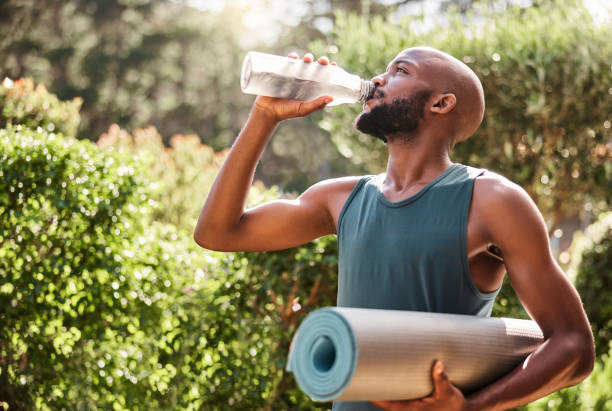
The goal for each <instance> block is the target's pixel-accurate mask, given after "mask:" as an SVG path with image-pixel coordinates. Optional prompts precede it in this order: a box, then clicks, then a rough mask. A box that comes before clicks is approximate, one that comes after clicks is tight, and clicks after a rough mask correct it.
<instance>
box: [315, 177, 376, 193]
mask: <svg viewBox="0 0 612 411" xmlns="http://www.w3.org/2000/svg"><path fill="white" fill-rule="evenodd" d="M367 177H369V176H348V177H338V178H330V179H327V180H323V181H319V182H318V183H316V184H314V185H313V186H311V187H310V188H309V189H308V190H306V192H309V191H313V192H316V193H324V194H335V193H337V194H343V193H346V194H347V195H348V194H349V193H350V192H351V191H353V189H354V188H355V186H356V185H357V183H359V181H361V180H363V179H365V178H367Z"/></svg>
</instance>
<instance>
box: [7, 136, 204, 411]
mask: <svg viewBox="0 0 612 411" xmlns="http://www.w3.org/2000/svg"><path fill="white" fill-rule="evenodd" d="M0 142H1V144H0V150H1V151H0V158H2V161H1V163H0V164H1V166H2V168H1V169H0V177H1V180H0V184H1V185H2V187H1V189H0V193H2V194H1V195H0V214H2V215H3V216H4V217H3V218H2V220H1V227H0V282H1V284H0V299H1V300H2V301H1V304H0V306H1V307H2V308H1V312H0V322H1V326H0V333H1V335H0V364H1V372H0V379H1V380H2V382H1V383H0V397H2V398H3V399H4V400H6V401H7V402H8V403H9V404H10V405H11V407H14V408H16V409H30V408H38V409H59V408H62V407H64V408H74V407H78V408H87V409H100V408H113V409H126V410H127V409H134V410H135V409H145V408H147V409H148V408H149V406H152V405H155V404H158V405H159V406H161V405H162V404H163V403H164V402H165V401H166V398H167V394H168V391H169V390H170V388H171V387H172V388H174V389H175V388H178V387H173V386H171V385H170V383H171V380H172V379H173V378H174V377H175V375H176V374H177V366H178V365H180V364H177V363H176V362H172V361H170V360H169V354H172V353H173V352H174V351H175V348H176V343H175V341H174V339H175V337H176V335H177V334H179V333H180V329H179V328H177V327H178V326H179V324H180V323H181V322H182V320H183V318H184V317H187V313H186V312H185V308H184V304H183V301H182V300H183V299H184V298H183V295H182V294H183V291H182V290H183V288H185V286H186V284H188V283H189V282H190V280H191V281H193V277H194V275H195V273H196V272H197V270H201V267H203V266H204V256H203V254H202V253H201V252H200V251H199V250H197V248H196V247H195V246H194V245H193V243H192V242H191V241H188V239H186V238H184V237H180V236H178V235H177V233H176V230H175V229H173V227H172V226H170V225H164V226H162V225H160V224H157V223H153V224H152V223H151V221H150V218H149V217H150V214H151V204H150V202H149V199H148V192H147V188H146V187H147V186H148V182H147V179H146V169H145V168H144V167H143V164H141V163H138V162H135V161H134V160H132V159H131V158H130V156H127V155H125V154H121V153H105V152H103V151H101V150H99V149H97V148H96V147H95V146H94V145H93V144H91V143H90V142H79V141H76V140H73V139H68V138H64V137H62V136H61V135H56V134H54V133H49V132H47V131H45V130H43V129H42V128H38V129H37V130H31V129H29V128H26V127H23V126H21V125H16V126H12V127H9V128H7V129H2V130H0ZM196 313H198V312H196ZM198 317H200V318H201V315H199V314H198ZM186 322H189V321H186ZM181 388H182V387H181ZM145 404H146V405H145Z"/></svg>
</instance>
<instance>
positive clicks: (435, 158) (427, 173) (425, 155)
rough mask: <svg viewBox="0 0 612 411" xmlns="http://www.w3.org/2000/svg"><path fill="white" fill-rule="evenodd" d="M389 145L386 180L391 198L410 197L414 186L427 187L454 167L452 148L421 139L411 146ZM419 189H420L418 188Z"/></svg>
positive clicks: (422, 137)
mask: <svg viewBox="0 0 612 411" xmlns="http://www.w3.org/2000/svg"><path fill="white" fill-rule="evenodd" d="M394 140H396V139H391V140H390V141H389V143H388V149H389V160H388V162H387V174H386V177H385V183H384V185H385V191H386V192H388V193H389V194H392V193H393V194H395V195H397V194H401V193H407V192H408V191H413V190H411V188H412V187H414V186H419V187H420V186H424V185H427V183H429V182H430V181H432V180H433V179H435V178H436V177H437V176H439V175H440V174H442V173H443V172H444V170H446V169H447V168H448V167H449V166H450V165H451V164H452V161H451V160H450V146H444V145H443V144H439V143H438V142H436V141H434V140H433V139H432V140H428V139H427V136H423V135H422V136H419V137H417V138H415V139H413V140H411V141H409V142H403V141H394ZM417 188H418V187H417Z"/></svg>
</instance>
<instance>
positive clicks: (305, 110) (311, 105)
mask: <svg viewBox="0 0 612 411" xmlns="http://www.w3.org/2000/svg"><path fill="white" fill-rule="evenodd" d="M333 100H334V99H333V97H331V96H321V97H318V98H316V99H314V100H311V101H304V102H301V103H300V107H299V109H298V115H300V116H307V115H308V114H310V113H312V112H314V111H317V110H321V109H322V108H323V107H325V106H326V105H328V104H329V103H331V102H332V101H333Z"/></svg>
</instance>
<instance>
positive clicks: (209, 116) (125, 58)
mask: <svg viewBox="0 0 612 411" xmlns="http://www.w3.org/2000/svg"><path fill="white" fill-rule="evenodd" d="M239 13H240V10H238V9H235V8H231V7H230V8H228V9H227V10H224V11H222V12H219V13H211V12H203V11H200V10H197V9H194V8H191V7H188V6H185V5H183V4H180V3H178V2H171V1H162V0H154V1H128V0H109V1H104V2H98V1H93V0H72V1H41V2H37V1H26V2H24V1H21V0H9V1H5V2H2V3H0V16H2V17H0V39H2V40H0V54H2V56H3V58H2V60H1V61H0V73H1V74H2V76H3V77H4V76H8V77H11V78H19V77H23V76H26V75H27V76H29V77H33V78H34V79H35V80H36V81H37V82H42V83H44V84H46V85H47V86H49V87H50V88H51V90H52V91H53V92H54V93H55V94H57V95H58V97H59V98H60V99H62V100H65V99H72V98H74V97H81V98H82V99H83V108H82V111H81V118H82V123H81V129H80V135H81V136H82V137H84V138H88V139H92V138H93V137H96V136H98V135H100V133H102V132H103V131H104V130H106V128H107V127H108V126H109V124H112V123H118V124H119V125H121V126H123V127H130V128H136V127H139V126H143V125H145V124H153V125H155V126H156V127H157V128H158V129H159V130H161V133H162V135H165V136H169V135H172V134H175V133H179V132H180V133H197V134H198V135H200V136H202V137H203V139H204V140H205V141H206V142H207V143H208V144H210V145H213V146H214V147H216V148H217V149H219V148H221V147H225V146H227V145H229V144H230V143H231V141H232V139H233V137H234V136H235V135H236V134H237V133H238V131H239V130H240V127H241V125H242V124H241V123H242V121H243V120H244V118H243V116H244V115H245V114H246V112H247V111H248V105H249V102H250V101H251V99H250V98H249V97H248V96H245V95H243V94H242V93H241V92H240V88H239V87H238V84H239V81H238V79H239V75H240V67H241V65H242V58H243V52H242V51H241V48H240V45H239V40H240V38H239V37H240V33H241V22H240V20H239V19H236V18H235V15H236V14H239ZM228 50H232V52H228ZM220 107H222V108H223V109H220Z"/></svg>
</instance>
